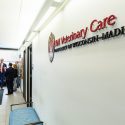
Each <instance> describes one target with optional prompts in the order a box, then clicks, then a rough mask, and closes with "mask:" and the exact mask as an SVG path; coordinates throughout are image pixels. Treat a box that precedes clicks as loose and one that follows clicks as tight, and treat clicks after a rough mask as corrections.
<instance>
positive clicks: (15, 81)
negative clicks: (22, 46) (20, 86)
mask: <svg viewBox="0 0 125 125" xmlns="http://www.w3.org/2000/svg"><path fill="white" fill-rule="evenodd" d="M12 67H13V69H14V81H13V91H16V90H17V77H18V71H17V65H16V64H13V66H12Z"/></svg>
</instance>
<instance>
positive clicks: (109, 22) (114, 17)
mask: <svg viewBox="0 0 125 125" xmlns="http://www.w3.org/2000/svg"><path fill="white" fill-rule="evenodd" d="M116 19H117V18H116V16H115V15H111V16H109V19H108V22H107V23H108V25H111V26H113V25H114V24H115V20H116Z"/></svg>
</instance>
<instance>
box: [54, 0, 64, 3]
mask: <svg viewBox="0 0 125 125" xmlns="http://www.w3.org/2000/svg"><path fill="white" fill-rule="evenodd" d="M63 1H64V0H54V2H58V3H61V2H63Z"/></svg>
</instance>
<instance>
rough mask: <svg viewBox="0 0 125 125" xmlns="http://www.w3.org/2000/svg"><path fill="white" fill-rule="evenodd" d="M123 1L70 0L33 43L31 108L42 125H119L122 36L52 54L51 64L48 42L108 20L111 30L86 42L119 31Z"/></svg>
mask: <svg viewBox="0 0 125 125" xmlns="http://www.w3.org/2000/svg"><path fill="white" fill-rule="evenodd" d="M124 4H125V2H124V1H123V0H121V1H118V0H113V1H109V0H105V1H100V0H94V1H91V0H87V1H83V0H80V1H76V0H70V2H69V3H68V5H67V6H66V8H65V9H64V10H63V11H62V12H61V13H60V14H59V15H58V16H56V17H55V18H54V19H53V20H52V22H51V23H49V25H48V26H47V27H46V28H45V29H44V30H43V31H41V32H40V34H39V35H38V36H37V37H36V38H35V39H34V40H33V42H32V44H33V102H34V107H35V109H36V111H37V112H38V114H39V116H40V118H41V120H43V121H44V122H45V125H76V124H77V125H124V123H125V119H124V114H125V99H124V98H125V90H124V88H125V84H124V83H125V77H124V75H125V66H124V64H125V36H120V37H116V38H111V39H108V40H105V41H100V42H97V43H95V44H89V45H85V46H82V47H77V48H73V49H71V50H66V51H62V52H58V53H55V55H54V61H53V62H52V63H50V61H49V56H48V39H49V35H50V33H51V32H52V33H53V34H54V35H55V37H56V39H58V38H60V37H62V36H66V35H69V34H71V33H72V32H76V31H78V30H80V29H82V28H83V27H86V26H89V25H90V23H91V21H92V20H94V19H98V20H102V19H103V18H105V17H107V16H110V15H112V14H114V15H116V16H117V21H116V24H115V25H114V26H113V27H108V28H106V29H104V30H102V31H99V32H96V33H90V32H89V34H87V38H88V37H91V36H94V35H97V34H98V33H103V32H106V31H109V30H111V29H114V28H117V27H121V26H123V25H124V22H125V18H124V13H123V12H125V7H124Z"/></svg>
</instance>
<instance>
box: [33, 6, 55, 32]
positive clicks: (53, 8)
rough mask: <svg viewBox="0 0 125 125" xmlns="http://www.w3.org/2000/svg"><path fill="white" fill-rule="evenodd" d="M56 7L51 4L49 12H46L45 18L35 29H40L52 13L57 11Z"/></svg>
mask: <svg viewBox="0 0 125 125" xmlns="http://www.w3.org/2000/svg"><path fill="white" fill-rule="evenodd" d="M55 9H56V8H55V7H53V6H51V7H49V9H48V10H47V12H46V13H45V14H44V16H43V18H41V20H40V22H39V23H38V25H37V26H36V27H35V29H34V31H38V29H39V28H40V27H41V26H42V25H43V24H44V23H45V21H46V20H47V19H48V18H49V17H50V15H51V14H52V13H53V12H54V11H55Z"/></svg>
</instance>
